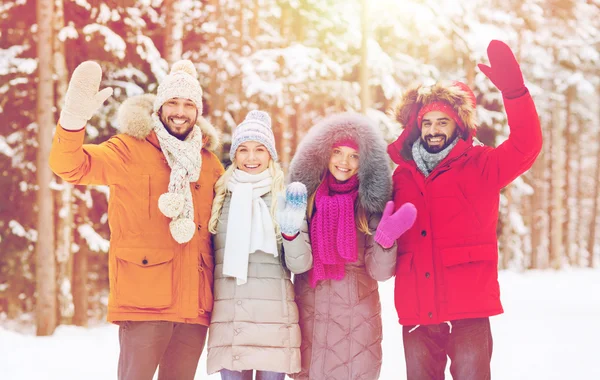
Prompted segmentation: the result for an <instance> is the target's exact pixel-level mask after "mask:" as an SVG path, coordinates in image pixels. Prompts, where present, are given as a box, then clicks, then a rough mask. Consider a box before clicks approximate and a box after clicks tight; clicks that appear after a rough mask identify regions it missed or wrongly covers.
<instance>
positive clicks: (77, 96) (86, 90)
mask: <svg viewBox="0 0 600 380" xmlns="http://www.w3.org/2000/svg"><path fill="white" fill-rule="evenodd" d="M101 80H102V69H101V68H100V65H99V64H97V63H96V62H94V61H85V62H83V63H82V64H80V65H79V66H77V68H75V71H73V76H71V80H70V81H69V87H68V88H67V93H66V95H65V105H64V107H63V109H62V111H61V112H60V119H59V124H60V125H61V126H62V127H63V128H64V129H68V130H70V131H77V130H80V129H82V128H84V127H85V125H86V124H87V122H88V120H90V119H91V118H92V116H94V114H95V113H96V111H98V109H99V108H100V107H101V106H102V103H104V101H105V100H106V99H108V97H109V96H111V95H112V92H113V90H112V88H110V87H107V88H105V89H104V90H102V91H98V90H99V89H100V81H101Z"/></svg>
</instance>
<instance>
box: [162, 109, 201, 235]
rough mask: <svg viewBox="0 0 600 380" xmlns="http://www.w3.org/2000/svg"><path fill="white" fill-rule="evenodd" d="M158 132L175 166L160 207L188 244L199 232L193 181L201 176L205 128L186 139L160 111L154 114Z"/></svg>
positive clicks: (168, 162) (170, 227) (163, 147)
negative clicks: (169, 125) (176, 133)
mask: <svg viewBox="0 0 600 380" xmlns="http://www.w3.org/2000/svg"><path fill="white" fill-rule="evenodd" d="M152 118H153V120H154V132H155V133H156V137H158V142H159V144H160V148H161V149H162V151H163V154H164V155H165V158H166V159H167V164H168V165H169V167H170V168H171V175H170V178H169V188H168V192H167V193H164V194H162V195H161V196H160V198H159V199H158V208H159V209H160V211H161V212H162V213H163V214H164V215H165V216H166V217H168V218H171V219H172V220H171V223H169V230H170V231H171V235H172V236H173V238H174V239H175V241H177V242H178V243H179V244H183V243H187V242H188V241H190V240H191V239H192V237H193V236H194V233H195V231H196V224H195V223H194V203H193V200H192V191H191V190H190V182H196V181H197V180H198V178H199V177H200V169H201V167H202V154H201V149H202V131H200V128H199V127H198V126H197V125H195V126H194V127H193V129H192V131H191V132H190V134H189V135H188V136H187V137H186V138H185V140H184V141H181V140H179V139H178V138H176V137H174V136H172V135H171V134H170V133H169V132H168V131H167V130H166V128H165V126H164V125H163V123H162V122H161V121H160V118H159V117H158V115H157V114H156V113H154V114H152Z"/></svg>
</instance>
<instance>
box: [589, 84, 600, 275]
mask: <svg viewBox="0 0 600 380" xmlns="http://www.w3.org/2000/svg"><path fill="white" fill-rule="evenodd" d="M596 96H597V99H599V100H600V86H598V89H597V91H596ZM599 105H600V104H599ZM599 108H600V107H599ZM597 145H598V148H597V151H596V170H595V172H594V192H593V193H592V195H593V197H594V204H593V206H592V218H591V221H590V234H589V235H588V243H587V248H588V255H589V256H588V267H590V268H593V267H594V265H595V262H594V261H595V260H594V259H595V253H596V252H595V250H594V248H595V246H596V234H597V233H598V223H597V221H598V190H600V189H599V187H600V186H599V184H600V140H598V144H597Z"/></svg>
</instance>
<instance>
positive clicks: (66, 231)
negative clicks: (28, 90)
mask: <svg viewBox="0 0 600 380" xmlns="http://www.w3.org/2000/svg"><path fill="white" fill-rule="evenodd" d="M54 6H55V8H54V32H55V33H57V34H58V33H59V32H60V30H61V29H62V28H63V27H64V25H65V21H64V9H63V1H62V0H55V3H54ZM54 74H55V76H56V78H57V82H56V102H57V104H58V105H59V107H61V106H62V105H63V104H64V99H65V95H66V93H67V86H68V76H69V74H68V71H67V62H66V60H65V44H64V42H62V41H60V40H59V39H58V38H55V39H54ZM55 194H56V197H55V198H56V206H57V209H58V210H59V211H58V215H59V217H58V219H57V220H58V225H57V228H56V240H57V241H56V259H57V262H58V278H57V280H58V284H61V286H59V288H58V305H59V308H58V309H59V317H60V323H62V324H70V323H71V318H72V316H73V302H72V301H73V295H72V293H71V290H72V287H71V286H67V284H68V283H69V281H70V278H71V274H70V272H71V267H72V264H73V263H72V261H71V260H72V256H71V246H72V243H73V186H72V185H71V184H70V183H68V182H66V181H62V191H60V192H56V193H55Z"/></svg>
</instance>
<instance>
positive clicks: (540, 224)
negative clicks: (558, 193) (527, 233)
mask: <svg viewBox="0 0 600 380" xmlns="http://www.w3.org/2000/svg"><path fill="white" fill-rule="evenodd" d="M547 156H548V155H546V154H545V152H542V154H541V155H540V156H539V157H538V158H537V160H536V161H535V163H534V164H533V168H532V177H533V195H532V196H531V203H532V205H531V260H530V262H529V268H530V269H536V268H540V257H539V256H540V252H543V251H544V246H545V244H544V241H543V236H544V231H545V225H546V220H547V217H546V209H545V202H544V201H545V199H546V197H547V190H546V181H545V178H544V177H545V176H544V168H545V167H546V157H547Z"/></svg>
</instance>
